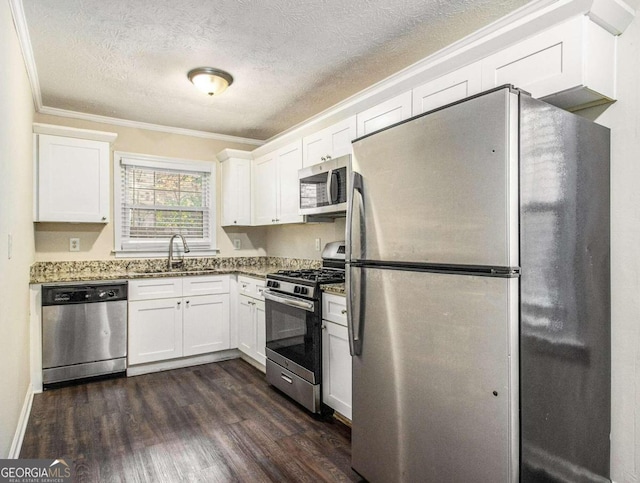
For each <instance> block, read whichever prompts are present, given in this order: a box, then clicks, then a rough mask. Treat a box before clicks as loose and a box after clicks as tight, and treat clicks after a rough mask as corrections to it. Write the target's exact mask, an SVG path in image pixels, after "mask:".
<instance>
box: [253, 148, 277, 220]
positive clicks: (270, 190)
mask: <svg viewBox="0 0 640 483" xmlns="http://www.w3.org/2000/svg"><path fill="white" fill-rule="evenodd" d="M276 175H277V170H276V156H275V153H269V154H267V155H265V156H261V157H259V158H257V159H256V160H255V161H254V164H253V177H252V186H253V189H252V194H253V196H252V203H253V224H254V225H271V224H273V223H275V219H276V190H277V185H278V181H277V179H276Z"/></svg>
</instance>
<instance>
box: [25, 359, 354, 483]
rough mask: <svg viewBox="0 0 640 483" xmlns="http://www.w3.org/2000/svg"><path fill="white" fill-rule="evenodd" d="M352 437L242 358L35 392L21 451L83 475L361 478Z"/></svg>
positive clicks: (84, 478)
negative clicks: (63, 464)
mask: <svg viewBox="0 0 640 483" xmlns="http://www.w3.org/2000/svg"><path fill="white" fill-rule="evenodd" d="M350 439H351V430H350V428H348V427H347V426H345V425H344V424H342V423H340V422H338V421H336V420H333V419H330V420H323V419H321V418H317V417H314V416H313V415H311V414H310V413H309V412H307V411H306V410H304V409H303V408H302V407H301V406H299V405H298V404H296V403H295V402H293V401H292V400H290V399H289V398H288V397H286V396H285V395H284V394H282V393H281V392H279V391H277V390H276V389H274V388H273V387H271V386H269V385H268V384H267V382H266V380H265V377H264V374H263V373H261V372H259V371H257V370H256V369H255V368H254V367H253V366H251V365H250V364H248V363H246V362H244V361H242V360H241V359H235V360H229V361H223V362H218V363H213V364H205V365H201V366H196V367H190V368H184V369H178V370H175V371H166V372H161V373H154V374H147V375H142V376H136V377H130V378H119V379H111V380H104V381H96V382H92V383H88V384H83V385H77V386H70V387H64V388H59V389H54V390H50V391H45V392H44V393H42V394H37V395H36V396H35V397H34V401H33V407H32V410H31V415H30V418H29V423H28V425H27V430H26V433H25V437H24V442H23V445H22V451H21V453H20V457H21V458H60V457H64V458H66V459H67V460H68V461H72V462H73V465H74V467H75V468H76V474H77V479H76V481H78V482H94V481H100V482H120V481H122V482H144V483H146V482H181V481H194V482H200V481H202V482H225V483H227V482H318V481H327V482H334V481H335V482H340V481H345V482H346V481H360V479H359V477H358V475H357V474H356V473H354V472H353V471H352V470H351V467H350V459H351V447H350V444H351V442H350Z"/></svg>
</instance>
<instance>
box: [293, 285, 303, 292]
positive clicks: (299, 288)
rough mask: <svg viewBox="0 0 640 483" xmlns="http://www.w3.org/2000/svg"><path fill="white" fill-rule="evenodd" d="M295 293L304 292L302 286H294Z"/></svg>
mask: <svg viewBox="0 0 640 483" xmlns="http://www.w3.org/2000/svg"><path fill="white" fill-rule="evenodd" d="M293 293H302V287H298V286H297V285H296V286H295V287H293Z"/></svg>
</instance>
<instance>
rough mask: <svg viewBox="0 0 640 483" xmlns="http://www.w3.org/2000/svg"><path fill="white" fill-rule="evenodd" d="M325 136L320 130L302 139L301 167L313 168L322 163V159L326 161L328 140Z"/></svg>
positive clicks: (324, 132) (328, 147)
mask: <svg viewBox="0 0 640 483" xmlns="http://www.w3.org/2000/svg"><path fill="white" fill-rule="evenodd" d="M326 134H327V133H326V131H325V130H321V131H318V132H317V133H314V134H311V135H310V136H305V137H304V138H303V139H302V165H303V167H305V168H306V167H307V166H313V165H314V164H318V163H321V162H322V161H323V159H322V158H325V159H326V156H327V154H329V150H330V146H329V142H328V141H329V139H328V138H327V136H326Z"/></svg>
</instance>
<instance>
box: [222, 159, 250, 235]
mask: <svg viewBox="0 0 640 483" xmlns="http://www.w3.org/2000/svg"><path fill="white" fill-rule="evenodd" d="M221 172H222V226H238V225H250V224H251V161H250V160H248V159H235V158H230V159H228V160H226V161H223V162H222V163H221Z"/></svg>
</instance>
